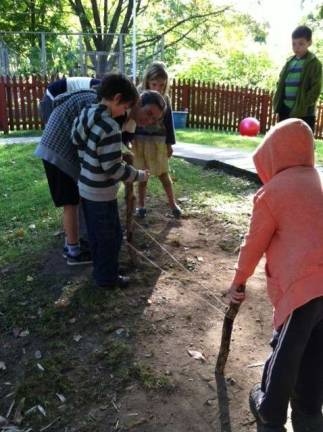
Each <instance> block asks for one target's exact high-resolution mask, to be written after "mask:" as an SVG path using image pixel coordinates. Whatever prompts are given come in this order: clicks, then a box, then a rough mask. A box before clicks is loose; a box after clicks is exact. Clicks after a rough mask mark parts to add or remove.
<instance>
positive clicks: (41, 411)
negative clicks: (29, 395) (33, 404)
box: [37, 405, 47, 417]
mask: <svg viewBox="0 0 323 432" xmlns="http://www.w3.org/2000/svg"><path fill="white" fill-rule="evenodd" d="M37 409H38V411H39V412H40V413H41V414H42V415H43V416H44V417H46V415H47V414H46V411H45V409H44V408H43V407H42V406H41V405H37Z"/></svg>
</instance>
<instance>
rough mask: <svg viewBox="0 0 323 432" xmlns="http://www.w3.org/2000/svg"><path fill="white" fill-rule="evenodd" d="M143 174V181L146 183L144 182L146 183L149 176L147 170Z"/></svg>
mask: <svg viewBox="0 0 323 432" xmlns="http://www.w3.org/2000/svg"><path fill="white" fill-rule="evenodd" d="M144 173H145V175H144V180H143V181H144V182H146V181H148V178H149V176H150V172H149V171H148V170H147V169H145V170H144Z"/></svg>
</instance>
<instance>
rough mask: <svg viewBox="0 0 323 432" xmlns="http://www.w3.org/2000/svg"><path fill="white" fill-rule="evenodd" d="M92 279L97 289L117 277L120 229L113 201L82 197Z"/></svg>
mask: <svg viewBox="0 0 323 432" xmlns="http://www.w3.org/2000/svg"><path fill="white" fill-rule="evenodd" d="M82 204H83V210H84V216H85V221H86V226H87V232H88V238H89V244H90V249H91V254H92V259H93V277H94V279H95V282H96V283H97V285H99V286H104V285H107V284H113V283H114V282H116V280H117V278H118V275H119V253H120V248H121V242H122V230H121V225H120V219H119V212H118V202H117V200H113V201H108V202H101V201H89V200H87V199H84V198H82Z"/></svg>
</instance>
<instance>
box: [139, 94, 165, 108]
mask: <svg viewBox="0 0 323 432" xmlns="http://www.w3.org/2000/svg"><path fill="white" fill-rule="evenodd" d="M140 102H141V105H142V106H145V105H156V106H157V107H158V108H159V109H160V110H161V111H162V112H165V110H166V107H167V105H166V102H165V99H164V98H163V96H162V95H161V94H160V93H158V92H157V91H155V90H145V91H144V92H142V93H141V95H140Z"/></svg>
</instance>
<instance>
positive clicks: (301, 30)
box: [292, 25, 312, 42]
mask: <svg viewBox="0 0 323 432" xmlns="http://www.w3.org/2000/svg"><path fill="white" fill-rule="evenodd" d="M292 38H293V39H300V38H304V39H306V40H307V41H308V42H309V41H311V40H312V30H311V29H310V28H309V27H307V26H305V25H303V26H299V27H297V28H296V29H295V30H294V31H293V33H292Z"/></svg>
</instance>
